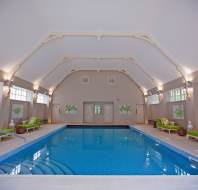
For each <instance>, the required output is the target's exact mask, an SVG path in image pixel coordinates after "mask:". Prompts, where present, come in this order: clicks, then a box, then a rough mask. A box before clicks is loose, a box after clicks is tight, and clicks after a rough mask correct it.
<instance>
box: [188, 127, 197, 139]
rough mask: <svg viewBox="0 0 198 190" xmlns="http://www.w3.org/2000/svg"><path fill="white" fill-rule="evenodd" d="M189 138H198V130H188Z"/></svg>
mask: <svg viewBox="0 0 198 190" xmlns="http://www.w3.org/2000/svg"><path fill="white" fill-rule="evenodd" d="M187 138H188V139H189V138H193V139H198V130H195V129H191V130H189V131H188V132H187Z"/></svg>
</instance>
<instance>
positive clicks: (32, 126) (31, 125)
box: [18, 117, 41, 132]
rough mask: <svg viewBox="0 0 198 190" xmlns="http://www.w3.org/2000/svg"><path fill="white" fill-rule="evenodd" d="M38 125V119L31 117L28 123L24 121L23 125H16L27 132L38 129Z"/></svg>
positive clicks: (39, 123)
mask: <svg viewBox="0 0 198 190" xmlns="http://www.w3.org/2000/svg"><path fill="white" fill-rule="evenodd" d="M40 125H41V122H40V119H39V118H37V117H32V118H31V119H30V120H29V121H25V122H23V124H21V125H18V127H22V128H24V129H26V131H27V132H28V131H29V130H34V129H39V128H40Z"/></svg>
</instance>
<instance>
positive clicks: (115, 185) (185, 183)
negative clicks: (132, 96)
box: [0, 124, 198, 190]
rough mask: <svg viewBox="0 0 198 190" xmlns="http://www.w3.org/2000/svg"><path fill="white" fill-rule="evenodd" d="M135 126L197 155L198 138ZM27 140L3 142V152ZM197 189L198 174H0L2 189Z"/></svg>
mask: <svg viewBox="0 0 198 190" xmlns="http://www.w3.org/2000/svg"><path fill="white" fill-rule="evenodd" d="M63 126H64V124H58V125H44V126H42V128H41V129H40V130H38V131H35V132H31V133H28V134H24V135H21V136H22V137H25V138H26V139H27V142H30V141H32V140H34V139H36V138H38V137H41V136H43V135H45V134H47V133H49V132H50V131H53V130H55V129H58V128H61V127H63ZM134 127H136V128H138V129H140V130H142V131H144V132H146V133H148V134H152V135H153V136H156V137H158V138H160V139H162V140H164V141H166V142H168V143H170V144H172V145H174V146H176V147H178V148H181V149H183V150H185V151H187V152H189V153H191V154H193V155H195V156H198V142H196V141H191V140H187V139H186V138H185V137H179V136H178V135H176V134H171V135H169V134H168V133H166V132H163V131H159V130H158V129H154V128H152V127H151V126H145V125H138V126H137V125H135V126H134ZM23 144H25V142H24V141H23V140H22V139H20V138H17V137H15V138H12V139H7V140H4V141H2V142H0V155H1V154H4V153H6V152H8V151H10V150H13V149H15V148H17V147H19V146H21V145H23ZM27 189H28V190H35V189H36V190H41V189H42V190H45V189H47V190H60V189H61V190H62V189H64V190H67V189H68V190H78V189H81V190H93V189H94V190H120V189H123V190H128V189H130V190H132V189H136V190H155V189H156V190H198V176H0V190H27Z"/></svg>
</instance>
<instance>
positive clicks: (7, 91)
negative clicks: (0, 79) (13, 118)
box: [3, 80, 12, 98]
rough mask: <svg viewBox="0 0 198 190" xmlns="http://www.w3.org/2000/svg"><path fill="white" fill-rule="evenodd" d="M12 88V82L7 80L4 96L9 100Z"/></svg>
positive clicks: (4, 85)
mask: <svg viewBox="0 0 198 190" xmlns="http://www.w3.org/2000/svg"><path fill="white" fill-rule="evenodd" d="M11 86H12V81H10V80H5V81H4V84H3V95H4V97H5V98H8V97H9V95H10V87H11Z"/></svg>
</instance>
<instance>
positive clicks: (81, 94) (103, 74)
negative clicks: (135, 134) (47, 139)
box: [52, 71, 144, 123]
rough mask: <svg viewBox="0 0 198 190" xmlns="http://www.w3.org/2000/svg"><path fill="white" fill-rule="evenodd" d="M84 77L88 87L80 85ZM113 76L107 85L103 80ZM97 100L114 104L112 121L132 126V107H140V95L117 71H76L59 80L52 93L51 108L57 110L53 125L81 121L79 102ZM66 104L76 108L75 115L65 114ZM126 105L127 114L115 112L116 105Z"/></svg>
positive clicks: (132, 84)
mask: <svg viewBox="0 0 198 190" xmlns="http://www.w3.org/2000/svg"><path fill="white" fill-rule="evenodd" d="M83 76H88V77H89V78H90V82H89V84H83V83H82V82H81V78H82V77H83ZM109 76H115V79H116V84H115V85H109V84H107V77H109ZM84 101H100V102H114V122H115V123H124V122H130V123H135V121H136V104H143V101H144V100H143V96H142V93H141V91H140V90H139V88H138V87H137V86H136V84H135V83H134V82H133V81H132V80H131V79H129V78H128V76H126V75H125V74H124V73H121V72H117V71H100V72H97V71H77V72H74V73H73V74H71V75H70V76H69V77H67V78H66V79H64V80H63V82H62V83H61V84H60V85H59V87H58V88H57V89H56V90H55V92H54V94H53V109H59V108H58V107H59V106H60V110H59V111H60V113H58V114H59V115H58V117H59V118H55V116H54V117H53V115H52V119H53V122H77V123H82V122H83V102H84ZM66 104H74V105H77V108H78V112H77V114H75V115H66V114H65V113H64V108H65V105H66ZM122 104H128V105H130V106H131V107H132V111H131V114H129V115H123V114H120V113H119V106H120V105H122Z"/></svg>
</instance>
